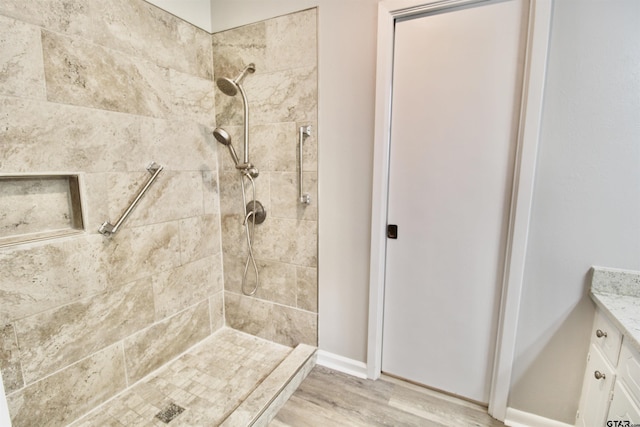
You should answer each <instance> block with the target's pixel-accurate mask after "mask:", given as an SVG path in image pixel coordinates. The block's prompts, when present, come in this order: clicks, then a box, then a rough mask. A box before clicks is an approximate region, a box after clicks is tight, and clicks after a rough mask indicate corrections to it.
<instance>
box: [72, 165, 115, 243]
mask: <svg viewBox="0 0 640 427" xmlns="http://www.w3.org/2000/svg"><path fill="white" fill-rule="evenodd" d="M80 194H81V195H80V198H81V200H82V205H83V208H84V209H83V211H84V212H83V213H82V220H83V222H84V228H85V230H87V231H89V232H91V233H94V232H95V231H97V230H98V229H99V228H100V226H101V225H102V224H103V223H104V222H105V221H108V220H113V221H115V219H112V218H109V174H107V173H85V174H82V175H81V176H80Z"/></svg>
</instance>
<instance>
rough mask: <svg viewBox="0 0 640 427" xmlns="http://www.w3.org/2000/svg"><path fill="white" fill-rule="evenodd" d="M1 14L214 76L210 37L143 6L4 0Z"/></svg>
mask: <svg viewBox="0 0 640 427" xmlns="http://www.w3.org/2000/svg"><path fill="white" fill-rule="evenodd" d="M0 15H4V16H8V17H12V18H16V19H19V20H20V21H24V22H29V23H32V24H35V25H38V26H42V27H44V28H46V29H49V30H52V31H55V32H58V33H63V34H66V35H70V36H78V37H82V38H86V39H87V40H90V41H91V42H93V43H96V44H100V45H102V46H105V47H109V48H112V49H115V50H119V51H121V52H123V53H127V54H130V55H135V56H140V57H142V58H145V59H147V60H150V61H154V62H156V63H158V64H160V65H163V66H165V67H171V68H174V69H176V70H180V71H183V72H187V73H190V74H193V75H197V76H200V77H203V78H211V76H212V74H213V73H212V64H211V42H210V40H211V36H210V35H209V34H208V33H206V32H205V31H203V30H200V29H198V28H196V27H194V26H193V25H191V24H189V23H187V22H184V21H182V20H181V19H179V18H177V17H175V16H172V15H170V14H168V13H166V12H164V11H162V10H161V9H159V8H157V7H155V6H153V5H151V4H149V3H146V2H143V1H130V0H109V1H100V0H66V1H64V2H61V1H51V0H29V1H24V0H3V1H2V2H1V3H0ZM176 50H179V51H180V55H176Z"/></svg>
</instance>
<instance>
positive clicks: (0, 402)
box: [0, 373, 11, 427]
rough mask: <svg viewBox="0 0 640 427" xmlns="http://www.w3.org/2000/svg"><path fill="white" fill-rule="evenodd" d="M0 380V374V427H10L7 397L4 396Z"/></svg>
mask: <svg viewBox="0 0 640 427" xmlns="http://www.w3.org/2000/svg"><path fill="white" fill-rule="evenodd" d="M1 378H2V373H0V426H4V427H9V426H10V425H11V417H10V416H9V406H8V405H7V396H6V395H5V392H4V384H3V382H2V380H1Z"/></svg>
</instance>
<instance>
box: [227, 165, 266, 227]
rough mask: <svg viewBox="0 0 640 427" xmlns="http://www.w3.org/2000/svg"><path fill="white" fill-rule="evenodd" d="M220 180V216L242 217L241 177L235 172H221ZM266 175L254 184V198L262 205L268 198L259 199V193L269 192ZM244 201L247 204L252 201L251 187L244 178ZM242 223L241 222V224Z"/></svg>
mask: <svg viewBox="0 0 640 427" xmlns="http://www.w3.org/2000/svg"><path fill="white" fill-rule="evenodd" d="M219 179H220V209H221V212H222V214H231V215H243V216H244V205H243V204H242V203H243V199H242V183H241V179H242V176H241V175H240V174H239V173H238V172H237V171H233V172H223V173H221V174H220V176H219ZM268 179H269V177H268V173H267V174H263V175H262V176H259V177H258V179H256V180H255V181H254V182H255V184H256V198H257V199H258V201H260V202H261V203H262V201H263V200H265V201H266V200H268V198H264V197H261V193H263V192H264V191H267V192H268V190H269V188H268ZM244 180H245V181H244V182H245V194H246V198H245V200H246V201H247V203H248V202H249V201H251V200H252V199H253V187H252V186H251V183H250V182H249V181H248V180H247V179H246V178H245V179H244ZM265 181H267V182H266V185H265ZM240 223H242V220H241V222H240Z"/></svg>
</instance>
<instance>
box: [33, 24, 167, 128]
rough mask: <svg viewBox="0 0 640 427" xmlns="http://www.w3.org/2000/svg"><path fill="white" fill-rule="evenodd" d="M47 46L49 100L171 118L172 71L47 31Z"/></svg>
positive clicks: (43, 38) (46, 67)
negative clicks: (170, 78)
mask: <svg viewBox="0 0 640 427" xmlns="http://www.w3.org/2000/svg"><path fill="white" fill-rule="evenodd" d="M42 45H43V53H44V69H45V78H46V82H47V99H48V100H49V101H53V102H60V103H64V104H72V105H81V106H85V107H92V108H98V109H103V110H110V111H120V112H124V113H130V114H138V115H143V116H153V117H167V116H168V114H169V112H170V103H171V97H170V89H171V85H170V82H169V69H167V68H163V67H160V66H158V65H156V64H154V63H152V62H148V61H144V60H140V59H139V58H132V57H129V56H126V55H122V54H119V53H118V52H116V51H113V50H110V49H107V48H104V47H101V46H98V45H94V44H91V43H87V42H85V41H83V40H80V39H72V38H69V37H64V36H60V35H58V34H55V33H52V32H49V31H44V30H43V31H42Z"/></svg>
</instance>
